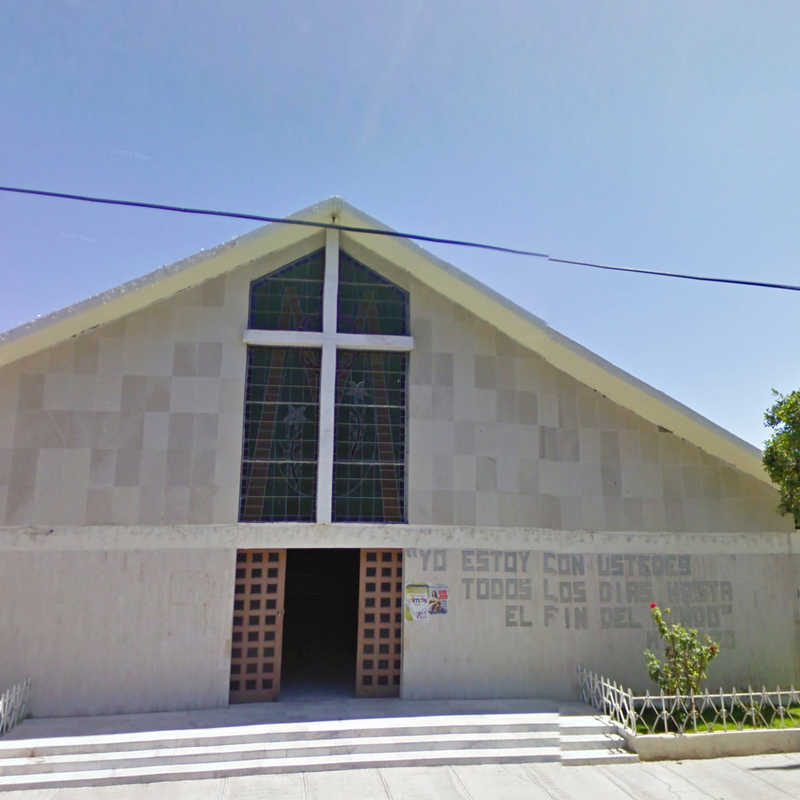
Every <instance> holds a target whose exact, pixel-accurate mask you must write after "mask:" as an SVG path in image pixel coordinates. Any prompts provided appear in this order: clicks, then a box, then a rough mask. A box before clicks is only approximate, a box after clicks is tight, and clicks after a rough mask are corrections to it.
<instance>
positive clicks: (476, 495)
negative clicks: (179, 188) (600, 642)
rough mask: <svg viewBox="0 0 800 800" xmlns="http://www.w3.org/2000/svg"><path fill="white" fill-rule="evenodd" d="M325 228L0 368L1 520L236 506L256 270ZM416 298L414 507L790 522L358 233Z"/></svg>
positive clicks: (646, 521) (153, 517)
mask: <svg viewBox="0 0 800 800" xmlns="http://www.w3.org/2000/svg"><path fill="white" fill-rule="evenodd" d="M321 246H323V240H322V237H321V236H317V237H313V239H309V240H308V241H307V242H306V243H305V244H304V245H303V246H302V247H296V248H292V249H291V250H287V251H284V252H282V253H278V254H273V255H272V256H270V257H268V258H264V259H259V260H258V261H256V262H252V263H250V264H247V265H244V266H243V267H241V268H239V269H238V270H236V271H235V272H233V273H231V274H229V275H227V276H224V277H220V278H217V279H215V280H212V281H208V282H207V283H204V284H202V285H200V286H197V287H194V288H191V289H187V290H186V291H184V292H181V293H180V294H178V295H177V296H176V297H174V298H172V299H171V300H168V301H164V302H162V303H158V304H155V305H153V306H152V307H150V308H148V309H145V310H143V311H141V312H137V313H135V314H132V315H130V316H128V317H126V318H124V319H121V320H119V321H118V322H115V323H113V324H110V325H106V326H102V327H100V328H98V329H96V330H93V331H89V332H87V333H85V334H83V335H82V336H80V337H77V338H75V339H73V340H71V341H69V342H67V343H64V344H61V345H59V346H57V347H54V348H52V349H51V350H49V351H45V352H43V353H39V354H37V355H35V356H32V357H30V358H27V359H24V360H23V361H20V362H17V363H16V364H12V365H10V366H8V367H5V368H3V369H2V371H0V523H4V524H6V525H16V524H31V523H33V524H45V525H46V524H57V523H60V524H91V525H94V524H169V523H185V524H204V523H215V522H231V521H235V520H236V518H237V513H238V495H239V477H240V458H241V438H242V408H243V398H244V377H245V352H246V348H245V346H244V345H243V344H242V330H243V329H244V327H245V326H246V322H247V312H248V289H249V283H250V281H251V280H252V279H253V278H255V277H258V276H260V275H263V274H266V273H267V272H269V271H271V270H272V269H275V268H277V267H280V266H282V265H284V264H286V263H288V262H290V261H292V260H293V259H295V258H298V257H300V256H302V255H305V254H306V253H309V252H312V251H313V250H315V249H317V248H319V247H321ZM345 247H346V249H347V250H348V252H350V253H351V254H352V255H353V256H354V257H356V258H358V259H360V260H362V261H364V262H365V263H367V264H368V265H370V266H372V267H373V268H374V269H377V270H378V271H379V272H381V273H382V274H384V275H385V276H386V277H387V278H389V279H390V280H393V281H395V282H396V283H398V284H399V285H401V286H403V287H405V288H406V289H408V290H409V292H410V294H411V313H412V321H411V330H412V334H413V335H414V337H415V350H414V352H413V353H412V355H411V359H410V391H409V414H408V416H409V427H408V444H409V463H408V473H409V479H408V485H409V490H408V518H409V522H411V523H415V524H440V525H490V526H497V525H499V526H531V527H544V528H556V529H562V528H563V529H584V528H585V529H599V530H609V531H614V530H631V531H661V530H672V531H749V530H773V531H774V530H788V529H790V525H789V522H788V521H787V520H786V519H782V518H780V517H778V516H777V514H775V512H774V509H775V506H776V503H777V500H776V496H775V494H774V492H773V491H772V490H771V489H770V488H769V487H768V486H766V485H765V484H762V483H760V482H759V481H756V480H755V479H753V478H749V477H747V476H746V475H744V474H742V473H740V472H738V471H737V470H735V469H733V468H732V467H729V466H727V465H725V464H723V463H721V462H719V461H718V460H716V459H714V458H712V457H710V456H708V455H707V454H705V453H704V452H702V451H701V450H699V449H698V448H696V447H694V446H692V445H690V444H688V443H686V442H684V441H682V440H680V439H678V438H677V437H675V436H673V435H672V434H670V433H663V432H660V431H659V430H658V428H657V427H656V426H654V425H652V424H650V423H648V422H645V421H644V420H642V419H640V418H639V417H637V416H636V415H635V414H633V413H632V412H630V411H627V410H625V409H623V408H621V407H619V406H616V405H615V404H613V403H611V402H610V401H608V400H607V399H606V398H604V397H602V396H601V395H599V394H598V393H597V392H595V391H593V390H592V389H590V388H588V387H586V386H583V385H582V384H579V383H578V382H577V381H575V380H573V379H572V378H570V377H569V376H567V375H566V374H564V373H562V372H560V371H559V370H557V369H555V368H554V367H552V366H551V365H549V364H548V363H547V362H545V361H544V360H543V359H541V358H540V357H538V356H537V355H536V354H534V353H531V352H530V351H527V350H525V349H523V348H521V347H520V346H518V345H517V344H516V343H514V342H512V341H511V340H510V339H508V338H507V337H505V336H504V335H502V334H500V333H498V332H497V331H495V330H494V329H492V328H491V327H490V326H488V325H486V324H485V323H483V322H482V321H481V320H480V319H478V318H477V317H475V316H474V315H472V314H470V313H468V312H466V311H465V310H464V309H462V308H461V307H459V306H457V305H455V304H453V303H451V302H450V301H448V300H447V299H445V298H443V297H441V296H439V295H437V294H436V293H434V292H432V291H431V290H429V289H428V288H427V287H426V286H423V285H422V284H420V283H419V282H417V281H415V280H414V279H413V278H411V277H410V276H409V275H408V274H407V273H404V272H402V271H400V270H398V269H396V268H395V267H394V266H392V265H391V264H387V263H385V262H383V261H382V260H381V259H378V258H376V257H374V256H373V255H372V254H371V253H369V252H368V251H366V250H364V249H363V248H361V247H359V246H356V245H355V244H346V245H345Z"/></svg>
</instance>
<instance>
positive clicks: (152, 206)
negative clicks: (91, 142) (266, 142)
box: [0, 186, 800, 292]
mask: <svg viewBox="0 0 800 800" xmlns="http://www.w3.org/2000/svg"><path fill="white" fill-rule="evenodd" d="M0 192H12V193H15V194H26V195H35V196H38V197H50V198H54V199H59V200H77V201H80V202H83V203H99V204H102V205H112V206H126V207H129V208H143V209H149V210H152V211H172V212H177V213H179V214H194V215H202V216H210V217H226V218H229V219H243V220H249V221H254V222H271V223H274V224H280V225H302V226H306V227H310V228H329V229H332V230H338V231H344V232H345V233H363V234H368V235H371V236H389V237H394V238H397V239H411V240H414V241H420V242H430V243H433V244H447V245H454V246H456V247H471V248H477V249H480V250H491V251H494V252H498V253H509V254H510V255H518V256H528V257H532V258H541V259H545V260H547V261H550V262H552V263H554V264H571V265H573V266H578V267H588V268H591V269H601V270H609V271H612V272H630V273H634V274H637V275H655V276H657V277H662V278H679V279H681V280H689V281H703V282H707V283H727V284H733V285H737V286H754V287H758V288H762V289H781V290H784V291H790V292H800V286H795V285H793V284H787V283H769V282H766V281H747V280H740V279H738V278H717V277H713V276H708V275H690V274H686V273H681V272H664V271H661V270H653V269H644V268H640V267H620V266H612V265H610V264H597V263H595V262H593V261H577V260H574V259H570V258H557V257H555V256H550V255H548V254H547V253H539V252H536V251H534V250H524V249H521V248H516V247H504V246H502V245H496V244H487V243H485V242H472V241H468V240H464V239H449V238H445V237H442V236H426V235H423V234H419V233H402V232H400V231H392V230H382V229H380V228H365V227H359V226H357V225H341V224H339V223H336V222H315V221H313V220H304V219H291V218H287V217H268V216H264V215H261V214H245V213H241V212H236V211H217V210H213V209H207V208H191V207H186V206H172V205H166V204H163V203H148V202H143V201H137V200H118V199H114V198H108V197H93V196H91V195H81V194H69V193H67V192H51V191H46V190H44V189H25V188H21V187H18V186H0Z"/></svg>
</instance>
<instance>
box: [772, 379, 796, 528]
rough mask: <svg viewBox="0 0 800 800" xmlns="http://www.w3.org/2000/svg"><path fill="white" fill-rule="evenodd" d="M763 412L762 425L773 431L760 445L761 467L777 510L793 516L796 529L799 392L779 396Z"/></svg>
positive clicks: (776, 394)
mask: <svg viewBox="0 0 800 800" xmlns="http://www.w3.org/2000/svg"><path fill="white" fill-rule="evenodd" d="M772 394H774V395H775V397H777V398H778V399H777V401H776V402H775V404H774V405H773V406H772V408H770V409H768V410H767V411H766V412H765V413H764V424H765V425H766V426H767V427H768V428H772V430H773V431H774V432H773V434H772V436H770V438H769V439H768V440H767V442H766V443H765V445H764V456H763V461H764V468H765V469H766V470H767V473H768V474H769V476H770V478H772V481H773V483H775V484H776V485H777V486H778V488H779V490H780V495H781V502H780V505H779V506H778V511H779V512H780V513H781V514H793V515H794V522H795V526H796V527H798V528H800V390H796V391H794V392H792V393H791V394H787V395H782V394H781V393H780V392H777V391H775V389H773V390H772Z"/></svg>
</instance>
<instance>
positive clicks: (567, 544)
mask: <svg viewBox="0 0 800 800" xmlns="http://www.w3.org/2000/svg"><path fill="white" fill-rule="evenodd" d="M297 216H298V218H302V219H306V220H309V219H310V220H313V221H316V222H319V223H324V224H329V223H334V224H339V225H344V226H350V227H364V226H370V227H371V226H378V227H381V228H383V227H384V226H382V225H380V224H379V223H376V222H375V221H374V220H371V219H370V218H369V217H367V216H366V215H364V214H363V213H362V212H360V211H358V210H357V209H354V208H353V207H351V206H349V205H347V204H346V203H345V202H344V201H342V200H340V199H338V198H332V199H331V200H328V201H326V202H324V203H322V204H320V205H318V206H315V207H313V208H310V209H307V210H305V211H303V212H300V213H299V214H298V215H297ZM0 459H2V461H0V653H2V657H0V689H2V688H3V687H4V686H5V685H6V684H10V683H13V682H14V681H16V680H20V679H22V678H25V677H28V676H30V677H31V678H32V680H33V696H32V708H33V713H34V714H36V715H70V714H89V713H115V712H133V711H148V710H166V709H184V708H198V707H211V706H220V705H225V704H227V703H229V702H252V701H261V700H275V699H279V698H280V697H281V696H282V695H283V696H286V695H287V694H291V692H292V691H296V690H298V689H302V690H307V688H308V686H319V687H321V690H323V689H324V690H325V691H330V692H342V693H349V694H356V695H358V696H396V695H401V696H404V697H409V698H445V697H475V698H480V697H503V696H506V697H524V696H550V697H563V698H568V697H571V696H574V691H575V685H576V675H575V670H576V667H577V665H579V664H582V665H585V666H587V667H590V668H593V669H596V670H600V671H604V672H608V673H610V674H612V675H613V676H615V677H617V678H618V679H619V680H622V681H625V682H626V683H630V684H632V685H635V686H640V687H643V688H644V687H646V685H647V681H646V672H645V668H644V661H643V658H642V656H641V653H642V650H643V649H644V648H645V647H647V646H652V645H653V643H654V641H653V633H654V632H653V630H652V625H651V624H650V621H649V607H650V603H651V602H658V603H659V604H660V605H663V606H669V607H670V608H672V610H673V615H674V616H675V618H677V619H680V620H681V621H683V622H685V623H686V624H688V625H691V626H693V627H698V628H699V629H700V630H701V631H703V632H708V633H709V634H711V635H712V636H713V637H714V638H715V639H717V640H718V641H719V642H720V644H721V647H722V652H721V655H720V657H719V658H718V659H717V660H716V661H715V662H714V665H713V669H712V674H711V680H712V682H713V683H714V685H719V684H731V683H736V684H737V685H742V684H746V683H748V682H752V683H757V684H758V685H760V684H761V683H781V684H788V683H792V682H796V681H797V679H798V678H799V677H800V647H799V646H798V643H799V642H800V638H798V637H799V636H800V556H799V555H798V554H797V552H796V551H797V545H796V543H795V538H796V535H795V534H794V533H793V532H792V525H791V522H790V520H789V518H788V517H783V518H782V517H780V516H779V515H778V514H777V513H776V507H777V495H776V492H775V491H774V489H773V487H772V486H771V485H770V483H769V481H768V479H767V477H766V475H765V473H764V472H763V469H762V468H761V465H760V457H759V453H758V451H757V450H756V449H755V448H752V447H751V446H749V445H748V444H746V443H745V442H742V441H741V440H739V439H737V438H736V437H734V436H733V435H731V434H729V433H727V432H726V431H724V430H722V429H720V428H719V427H717V426H715V425H714V424H713V423H711V422H709V421H708V420H705V419H703V418H702V417H700V416H699V415H697V414H695V413H694V412H692V411H691V410H690V409H687V408H685V407H684V406H681V405H680V404H679V403H677V402H676V401H674V400H672V399H671V398H669V397H667V396H666V395H663V394H662V393H660V392H658V391H656V390H655V389H652V388H651V387H649V386H647V385H645V384H643V383H641V382H640V381H638V380H636V379H635V378H633V377H632V376H630V375H627V374H626V373H624V372H622V371H621V370H619V369H617V368H616V367H614V366H613V365H611V364H609V363H607V362H605V361H603V360H602V359H600V358H599V357H598V356H596V355H594V354H593V353H591V352H590V351H588V350H586V349H584V348H582V347H581V346H580V345H578V344H576V343H574V342H572V341H570V340H569V339H567V338H566V337H563V336H562V335H560V334H558V333H557V332H555V331H553V330H552V329H550V328H549V327H548V326H547V325H546V324H545V323H543V322H542V321H541V320H539V319H537V318H536V317H533V316H532V315H530V314H528V313H527V312H525V311H523V310H522V309H520V308H519V307H517V306H515V305H513V304H512V303H510V302H509V301H507V300H505V299H504V298H502V297H499V296H498V295H497V294H495V293H493V292H492V291H491V290H490V289H488V288H487V287H485V286H482V285H480V284H478V283H477V282H475V281H473V280H472V279H470V278H469V277H468V276H466V275H464V274H463V273H460V272H459V271H458V270H456V269H455V268H453V267H452V266H450V265H448V264H446V263H444V262H442V261H440V260H439V259H437V258H435V257H434V256H432V255H430V254H429V253H426V252H425V251H424V250H422V249H420V248H418V247H416V246H415V245H413V244H411V243H409V242H408V241H405V240H403V239H399V238H395V237H392V236H376V235H368V234H364V233H358V232H353V231H350V232H348V231H339V230H337V229H331V228H328V229H323V228H309V227H299V226H298V227H295V226H286V225H273V226H267V227H266V228H263V229H261V230H259V231H256V232H254V233H253V234H249V235H247V236H245V237H241V238H240V239H237V240H234V241H233V242H231V243H228V244H226V245H223V246H221V247H219V248H217V249H215V250H212V251H209V252H206V253H201V254H200V255H198V256H195V257H193V258H191V259H188V260H186V261H184V262H180V263H178V264H176V265H173V266H171V267H166V268H164V269H162V270H158V271H157V272H155V273H152V274H151V275H148V276H145V277H144V278H142V279H139V280H137V281H134V282H132V283H130V284H126V285H125V286H123V287H120V288H119V289H117V290H112V291H111V292H108V293H106V294H104V295H100V296H98V297H96V298H91V299H90V300H87V301H85V302H84V303H81V304H79V305H77V306H75V307H72V308H70V309H65V310H64V311H62V312H56V313H55V314H53V315H50V316H49V317H45V318H43V319H41V320H37V321H36V322H34V323H31V324H30V325H27V326H23V327H22V328H19V329H15V330H13V331H10V332H8V333H7V334H4V335H3V336H2V337H0Z"/></svg>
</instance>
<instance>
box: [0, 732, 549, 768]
mask: <svg viewBox="0 0 800 800" xmlns="http://www.w3.org/2000/svg"><path fill="white" fill-rule="evenodd" d="M558 746H559V736H558V733H557V732H555V731H553V732H541V731H533V732H521V733H516V732H515V733H507V732H506V733H484V732H482V733H448V734H427V735H424V736H378V737H370V736H359V737H355V738H350V739H347V738H332V739H302V740H297V741H275V742H243V743H237V744H228V745H213V746H203V747H173V748H166V747H165V748H157V749H154V750H121V751H108V752H93V753H68V754H62V755H51V756H34V757H27V758H6V759H2V760H0V776H2V775H31V774H38V773H47V772H70V771H72V770H79V771H81V772H85V771H90V770H103V769H105V770H108V769H120V768H128V767H136V766H141V765H147V766H164V765H167V764H201V763H204V762H209V761H213V762H220V761H239V760H246V759H259V758H260V759H264V758H288V757H295V758H299V757H304V756H330V755H349V754H354V753H391V752H414V751H420V750H421V751H424V752H430V751H434V750H456V749H465V750H470V749H482V750H486V749H490V748H506V749H507V748H526V749H532V748H550V749H555V748H558Z"/></svg>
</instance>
